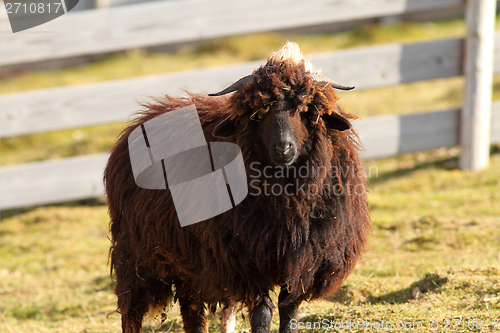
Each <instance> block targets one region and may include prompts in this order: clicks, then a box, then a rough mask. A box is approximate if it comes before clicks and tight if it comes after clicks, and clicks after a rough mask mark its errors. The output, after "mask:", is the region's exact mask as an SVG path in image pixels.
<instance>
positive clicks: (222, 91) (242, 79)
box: [208, 74, 253, 96]
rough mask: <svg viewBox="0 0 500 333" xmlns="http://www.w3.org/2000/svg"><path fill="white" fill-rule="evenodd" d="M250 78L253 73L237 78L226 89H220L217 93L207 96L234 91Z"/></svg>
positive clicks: (250, 79)
mask: <svg viewBox="0 0 500 333" xmlns="http://www.w3.org/2000/svg"><path fill="white" fill-rule="evenodd" d="M252 78H253V74H250V75H247V76H244V77H242V78H241V79H239V80H238V81H236V82H235V83H233V84H232V85H230V86H229V87H227V88H226V89H224V90H221V91H219V92H218V93H214V94H208V96H221V95H225V94H229V93H230V92H233V91H236V90H238V89H239V88H241V87H242V86H244V85H245V84H247V83H248V82H250V81H252Z"/></svg>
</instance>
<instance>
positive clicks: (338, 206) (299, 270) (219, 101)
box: [104, 43, 371, 332]
mask: <svg viewBox="0 0 500 333" xmlns="http://www.w3.org/2000/svg"><path fill="white" fill-rule="evenodd" d="M313 72H314V73H317V72H318V71H317V70H314V69H313V68H312V65H311V64H310V63H309V62H307V61H305V60H304V59H303V57H302V55H301V54H300V50H299V49H298V47H296V45H295V44H293V43H288V44H287V45H286V46H285V47H284V48H283V49H282V50H280V51H278V52H276V53H275V54H273V55H272V56H271V57H270V58H269V59H268V61H267V63H266V64H265V65H263V66H261V67H260V68H258V69H256V70H255V71H254V76H253V79H252V81H251V82H249V83H247V84H245V85H244V86H242V87H241V88H240V89H238V90H237V91H235V92H234V93H233V94H232V95H230V96H229V97H227V96H222V97H208V96H206V95H201V94H188V95H187V97H185V98H174V97H170V96H164V97H161V98H157V99H155V100H153V101H152V102H150V103H147V104H144V105H143V106H144V110H143V111H141V112H140V113H138V115H137V118H136V119H135V120H133V121H132V122H131V123H130V124H129V125H128V126H127V127H126V128H125V129H124V131H123V132H122V133H121V136H120V137H119V139H118V141H117V143H116V145H115V146H114V147H113V149H112V151H111V155H110V158H109V161H108V164H107V166H106V170H105V174H104V179H105V185H106V194H107V197H108V205H109V213H110V217H111V223H110V229H111V238H112V247H111V251H110V257H111V269H112V271H113V272H114V274H115V275H116V279H117V284H116V288H115V293H116V295H117V296H118V308H119V311H120V312H121V313H122V316H124V318H125V319H123V320H124V322H125V321H127V320H128V321H129V322H131V323H132V324H130V325H132V328H133V329H131V332H132V331H134V329H136V328H137V327H140V323H141V322H142V317H143V316H144V314H145V313H146V312H147V311H148V310H149V308H150V307H156V306H162V305H164V304H165V303H166V302H167V300H169V299H171V298H172V297H175V299H178V300H179V299H180V300H183V299H189V300H190V303H191V304H194V307H193V309H195V308H196V306H198V309H197V310H200V309H199V308H200V307H201V309H203V307H204V306H206V307H208V308H209V309H212V310H214V309H215V307H216V306H217V305H219V304H220V305H228V304H229V302H231V301H236V302H241V303H242V304H243V305H245V306H248V307H249V308H252V307H254V306H255V304H258V303H260V302H262V300H263V297H264V296H265V295H269V293H270V292H272V291H273V290H274V288H275V287H276V286H281V287H286V288H287V290H288V295H287V297H286V298H284V299H280V306H284V305H286V304H291V303H297V302H300V301H303V300H312V299H316V298H318V297H321V296H323V295H325V294H326V293H329V292H333V291H335V290H337V289H338V288H339V287H340V285H341V283H342V282H343V281H344V279H345V278H346V277H347V275H348V274H349V273H350V272H351V271H352V269H353V268H354V266H355V264H356V262H357V261H358V260H359V259H360V257H361V254H362V252H363V250H364V249H365V246H366V243H367V234H368V233H369V231H370V225H371V222H370V215H369V206H368V202H367V198H366V190H365V187H366V180H365V176H364V169H363V164H362V161H361V159H360V157H359V156H358V152H359V149H360V144H359V142H358V138H357V136H356V134H355V133H354V131H353V130H347V131H338V130H335V129H331V128H329V127H328V126H327V124H326V122H325V121H324V120H323V118H324V117H325V116H326V115H340V116H342V117H344V118H346V119H352V118H354V116H352V115H349V114H348V113H346V112H344V111H343V110H342V109H341V108H340V106H339V105H338V104H337V102H338V95H337V94H336V92H335V90H334V89H333V88H332V87H331V86H330V85H328V84H325V83H321V82H316V81H314V80H312V79H311V77H308V76H307V75H305V74H306V73H313ZM283 103H285V104H286V105H287V106H288V107H290V108H291V109H293V110H295V111H294V112H298V113H299V115H301V119H303V121H304V122H305V123H307V126H306V127H305V129H301V131H303V132H304V133H302V134H301V135H302V136H301V138H303V139H301V140H302V141H301V142H300V145H301V147H300V148H301V151H302V152H304V153H302V155H301V156H300V157H299V158H298V159H297V161H296V162H295V164H294V165H293V167H294V168H297V169H298V168H300V167H306V166H307V168H308V170H321V172H314V173H311V172H308V173H307V174H306V175H297V174H293V175H291V176H288V177H286V176H284V177H271V178H269V177H264V175H263V173H262V172H260V171H261V170H262V168H264V167H266V166H269V167H270V169H271V170H270V171H273V172H274V171H279V168H277V167H275V166H272V165H271V164H270V161H269V158H268V151H267V148H266V146H265V138H266V131H268V130H269V129H264V130H263V129H262V126H263V123H264V122H263V119H264V118H265V117H266V113H268V112H271V111H270V110H273V108H275V107H278V105H281V104H283ZM190 104H195V105H196V108H197V110H198V113H199V116H200V120H201V122H202V126H203V130H204V134H205V139H206V141H207V142H213V141H222V140H225V141H229V142H234V143H236V144H238V145H239V147H240V148H241V151H242V154H243V157H244V160H245V166H246V169H247V170H246V171H247V176H248V181H249V183H250V182H251V181H253V183H252V185H253V186H255V189H250V190H249V191H250V195H248V196H247V198H246V199H245V200H244V201H243V202H242V203H240V204H239V205H238V206H236V207H235V208H233V209H232V210H230V211H227V212H225V213H223V214H221V215H219V216H216V217H214V218H211V219H209V220H206V221H203V222H200V223H196V224H193V225H190V226H187V227H183V228H182V227H181V226H180V225H179V221H178V219H177V215H176V212H175V207H174V204H173V201H172V197H171V194H170V191H169V190H168V189H167V190H147V189H142V188H140V187H138V186H137V185H136V184H135V182H134V177H133V175H132V169H131V165H130V160H129V154H128V146H127V138H128V135H129V134H130V132H131V131H132V130H133V129H134V128H136V127H137V126H139V125H140V124H142V123H144V122H146V121H148V120H150V119H152V118H154V117H156V116H158V115H161V114H163V113H165V112H169V111H171V110H175V109H178V108H181V107H183V106H187V105H190ZM228 116H230V119H231V120H232V121H233V122H234V125H235V133H234V135H231V136H229V137H227V138H218V137H214V136H213V135H212V132H213V130H214V128H215V127H216V125H217V124H219V123H220V122H221V121H223V120H224V119H226V118H227V117H228ZM259 126H261V127H259ZM273 172H271V174H272V175H275V173H273ZM268 174H269V173H268ZM264 181H266V182H267V184H269V186H273V185H274V184H278V185H279V186H282V187H284V186H287V185H289V186H288V187H287V189H288V190H289V191H288V194H287V193H280V194H279V195H274V194H272V195H265V194H264V191H263V190H264V188H263V186H264V185H263V184H264ZM278 185H276V187H278ZM257 189H261V190H262V191H261V193H260V194H255V193H258V191H257ZM312 189H314V191H313V190H312ZM322 189H323V190H322ZM326 189H328V190H326ZM252 191H254V192H255V193H254V194H252ZM290 193H293V194H292V195H289V194H290ZM264 298H265V297H264ZM267 299H268V298H266V302H268V303H269V302H270V300H267ZM269 306H270V307H272V304H269ZM193 311H194V310H193ZM193 318H195V317H193ZM193 320H194V319H193ZM134 323H135V324H134ZM184 323H185V327H189V325H190V323H189V319H188V320H186V318H185V319H184ZM186 323H187V324H186ZM198 324H199V323H194V322H193V323H192V325H198ZM186 325H187V326H186ZM193 327H194V326H193ZM186 329H187V328H186Z"/></svg>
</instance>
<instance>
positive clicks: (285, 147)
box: [274, 141, 293, 155]
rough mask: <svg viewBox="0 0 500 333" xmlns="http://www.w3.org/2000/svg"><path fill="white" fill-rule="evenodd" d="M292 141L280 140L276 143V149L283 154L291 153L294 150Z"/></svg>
mask: <svg viewBox="0 0 500 333" xmlns="http://www.w3.org/2000/svg"><path fill="white" fill-rule="evenodd" d="M292 147H293V145H292V143H291V142H286V141H285V142H278V143H275V144H274V149H275V150H276V151H277V152H278V153H279V154H281V155H286V154H288V153H290V151H291V150H292Z"/></svg>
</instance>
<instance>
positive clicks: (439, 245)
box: [0, 17, 500, 333]
mask: <svg viewBox="0 0 500 333" xmlns="http://www.w3.org/2000/svg"><path fill="white" fill-rule="evenodd" d="M497 27H500V19H499V18H498V17H497ZM464 31H465V29H464V23H463V21H462V20H453V21H448V22H437V23H398V24H395V25H392V26H371V27H361V28H358V29H355V30H354V31H348V32H342V33H336V34H317V35H293V36H282V35H278V34H257V35H250V36H240V37H237V38H236V37H235V38H226V39H221V40H216V41H211V42H207V43H204V44H202V45H201V46H198V47H189V48H185V49H182V50H179V51H178V52H175V53H168V54H148V53H145V52H143V51H139V50H133V51H130V52H126V53H120V54H115V55H110V56H109V57H107V58H105V59H103V60H101V61H98V62H95V63H91V64H87V65H83V66H78V67H74V68H67V69H62V70H57V71H47V72H44V71H40V72H31V73H25V74H22V75H18V76H15V77H11V78H8V79H1V80H0V93H9V92H14V91H23V90H29V89H40V88H48V87H53V86H61V85H71V84H82V83H89V82H95V81H103V80H111V79H121V78H125V77H130V76H138V75H146V74H154V73H159V72H167V71H175V70H182V69H189V68H197V67H205V66H218V65H224V64H229V63H236V62H242V61H248V60H255V59H263V58H266V57H267V56H268V55H269V54H270V53H271V52H272V51H274V50H276V49H277V48H278V47H279V45H280V44H281V43H282V42H283V41H284V40H285V39H286V38H288V39H291V40H295V41H297V42H298V43H299V45H301V48H302V49H303V51H304V53H306V54H307V53H314V52H322V51H328V50H332V49H342V48H348V47H358V46H365V45H373V44H379V43H386V42H412V41H420V40H428V39H436V38H447V37H456V36H462V35H463V34H464ZM462 89H463V82H462V79H461V78H452V79H446V80H433V81H429V82H418V83H411V84H405V85H399V86H394V87H387V88H383V89H374V90H367V91H358V92H349V93H343V94H342V104H343V106H344V108H345V109H346V110H348V111H349V112H352V113H355V114H358V115H360V116H363V117H365V116H369V115H377V114H386V113H408V112H415V111H416V112H418V111H423V110H429V109H444V108H451V107H456V106H458V105H459V104H460V101H461V98H462V97H461V96H462V95H461V91H462ZM494 98H495V99H500V76H498V75H497V76H495V83H494ZM388 101H390V102H388ZM122 126H123V124H112V125H101V126H95V127H89V128H80V129H72V130H66V131H59V132H53V133H44V134H36V135H29V136H23V137H18V138H9V139H1V140H0V145H1V146H0V147H1V149H2V154H1V155H0V165H10V164H18V163H25V162H30V161H38V160H45V159H51V158H61V157H67V156H73V155H81V154H92V153H98V152H106V151H108V150H109V148H110V147H111V145H112V143H113V141H114V140H115V138H116V136H117V135H118V133H119V131H120V129H121V128H122ZM21 152H22V153H21ZM458 154H459V150H458V149H457V148H451V149H438V150H434V151H430V152H419V153H415V154H407V155H402V156H398V157H394V158H387V159H380V160H374V161H368V162H367V170H368V171H370V172H369V173H370V187H369V191H370V192H369V200H370V206H371V208H372V217H373V224H374V230H373V234H372V236H371V238H370V248H369V250H368V251H367V253H366V254H365V256H364V257H363V260H362V261H361V262H360V263H359V264H358V265H357V267H356V269H355V270H354V272H353V273H352V274H351V275H350V277H349V278H348V279H347V281H346V282H345V283H344V285H343V287H342V288H341V290H340V291H339V292H338V293H336V294H334V295H330V296H329V297H326V298H325V299H323V300H320V301H317V302H312V303H305V304H303V305H302V307H301V309H300V313H299V318H300V321H301V322H303V323H304V325H307V324H305V323H307V322H310V323H314V322H318V323H321V324H323V323H328V326H329V324H330V323H332V324H333V329H329V328H328V329H321V331H337V332H340V331H346V330H344V329H335V324H337V325H342V324H344V323H348V322H349V320H351V321H355V322H356V323H358V322H357V320H362V321H363V322H359V323H362V324H363V325H362V326H363V327H358V328H354V329H353V330H351V331H352V332H365V331H372V330H374V329H376V328H377V325H380V324H381V323H382V321H383V322H384V324H385V325H387V323H391V324H392V325H393V327H395V329H394V330H393V331H396V330H398V329H397V325H398V323H401V324H404V325H406V328H405V330H406V331H418V332H435V331H443V330H445V329H446V327H445V325H446V324H447V323H448V322H446V321H443V320H449V325H450V326H449V327H448V328H453V325H455V324H457V327H456V328H457V329H454V330H453V331H458V332H470V331H479V329H474V330H473V329H468V328H467V324H471V323H473V324H474V325H475V326H478V325H479V322H478V320H482V323H483V325H485V324H484V323H485V322H486V320H488V325H489V329H488V330H492V325H493V320H495V319H499V318H500V282H499V281H500V247H499V243H498V239H500V206H499V205H498V202H499V201H500V179H499V174H498V170H500V148H499V147H494V148H493V149H492V156H491V164H490V167H489V168H487V169H486V170H483V171H481V172H478V173H472V172H467V171H460V170H457V163H458V162H457V161H458ZM108 223H109V221H108V216H107V209H106V207H105V205H104V204H103V203H102V201H99V200H96V201H89V202H80V203H78V204H75V203H69V204H64V205H55V206H45V207H35V208H27V209H23V210H18V211H10V212H5V213H4V214H3V218H2V220H1V221H0V263H1V266H0V332H65V333H66V332H119V331H120V315H119V314H118V313H116V312H115V309H116V298H115V296H114V295H113V291H112V287H113V283H112V280H111V278H110V276H109V267H108V265H107V259H108V258H107V253H108V250H109V246H110V242H109V240H108ZM273 297H274V300H275V301H276V297H275V295H273ZM218 316H219V313H216V314H215V315H213V316H212V315H211V316H210V330H211V331H217V330H218V325H219V324H218V320H217V319H218V318H217V317H218ZM242 316H245V319H243V318H242ZM453 320H455V321H453ZM460 320H463V321H460ZM472 320H475V321H474V322H472ZM436 321H438V322H436ZM419 323H421V324H419ZM435 324H438V325H439V330H433V328H434V327H435ZM311 325H314V324H311ZM419 325H421V326H419ZM429 325H430V326H429ZM462 325H463V326H462ZM273 327H274V329H276V328H277V315H276V314H275V316H274V319H273ZM462 327H464V328H462ZM237 328H238V329H239V330H248V329H249V326H248V315H247V314H245V313H243V314H240V315H239V317H238V326H237ZM323 328H325V327H323ZM496 329H500V324H499V325H497V326H496ZM169 330H170V331H171V332H181V331H182V328H181V320H180V317H179V311H178V308H176V307H174V308H173V309H172V310H171V311H170V313H169V315H168V318H167V321H166V322H165V323H164V324H163V325H160V324H151V325H147V326H146V328H145V331H147V332H160V331H162V332H165V331H169ZM311 330H313V331H314V330H316V331H318V329H314V326H313V327H312V328H311ZM379 331H384V330H383V329H381V330H379ZM386 331H391V330H389V329H386ZM400 331H401V329H400Z"/></svg>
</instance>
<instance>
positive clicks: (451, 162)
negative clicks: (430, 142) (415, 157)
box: [369, 156, 458, 185]
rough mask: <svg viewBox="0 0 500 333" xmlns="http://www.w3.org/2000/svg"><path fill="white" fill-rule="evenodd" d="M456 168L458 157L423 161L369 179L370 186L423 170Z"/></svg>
mask: <svg viewBox="0 0 500 333" xmlns="http://www.w3.org/2000/svg"><path fill="white" fill-rule="evenodd" d="M457 168H458V157H457V156H455V157H447V158H443V159H440V160H437V161H436V160H434V161H425V162H421V163H415V164H414V165H413V166H411V167H406V168H404V167H403V168H398V169H397V170H394V171H390V172H384V173H381V174H379V175H378V177H374V178H370V179H369V181H370V185H377V184H381V183H384V182H386V181H387V180H390V179H394V178H402V177H406V176H409V175H411V174H412V173H414V172H416V171H419V170H424V169H443V170H454V169H457Z"/></svg>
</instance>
